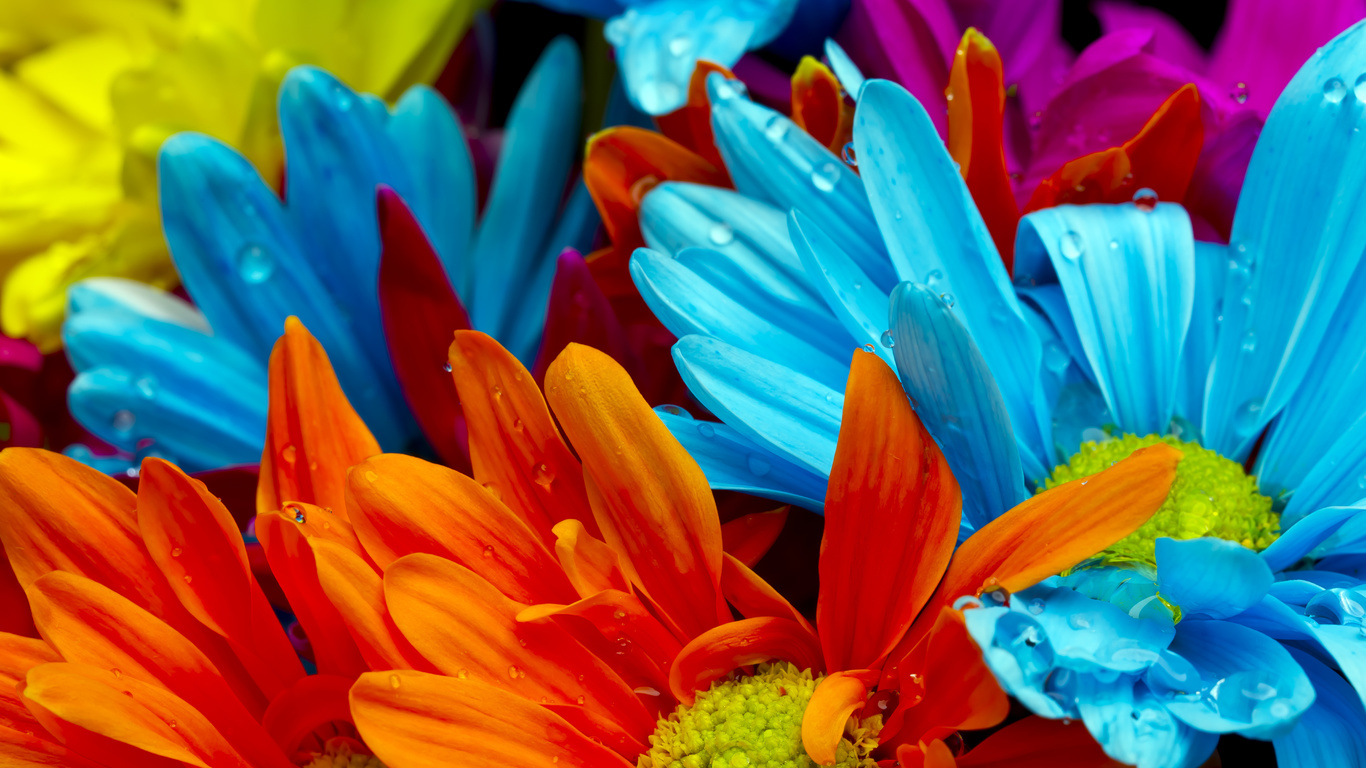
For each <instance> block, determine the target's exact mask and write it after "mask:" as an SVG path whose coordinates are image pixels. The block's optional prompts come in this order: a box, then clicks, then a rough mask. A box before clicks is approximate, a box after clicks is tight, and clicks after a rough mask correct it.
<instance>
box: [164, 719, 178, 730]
mask: <svg viewBox="0 0 1366 768" xmlns="http://www.w3.org/2000/svg"><path fill="white" fill-rule="evenodd" d="M166 724H167V725H169V726H171V727H172V728H175V727H176V722H175V721H174V720H167V721H166Z"/></svg>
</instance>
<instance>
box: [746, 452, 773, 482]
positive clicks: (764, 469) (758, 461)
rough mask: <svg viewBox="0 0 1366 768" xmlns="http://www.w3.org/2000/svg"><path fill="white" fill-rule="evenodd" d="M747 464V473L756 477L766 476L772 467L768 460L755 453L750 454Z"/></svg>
mask: <svg viewBox="0 0 1366 768" xmlns="http://www.w3.org/2000/svg"><path fill="white" fill-rule="evenodd" d="M747 463H748V464H749V471H750V472H753V473H754V474H755V475H756V476H758V477H763V476H764V475H767V474H768V472H769V470H770V469H772V465H770V464H769V463H768V460H767V459H765V458H764V457H762V456H760V455H758V454H757V453H751V454H750V455H749V458H748V460H747Z"/></svg>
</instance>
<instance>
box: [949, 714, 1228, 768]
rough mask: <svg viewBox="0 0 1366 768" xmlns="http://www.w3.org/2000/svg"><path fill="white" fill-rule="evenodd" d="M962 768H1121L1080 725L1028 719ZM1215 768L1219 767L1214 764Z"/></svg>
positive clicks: (991, 739) (980, 748)
mask: <svg viewBox="0 0 1366 768" xmlns="http://www.w3.org/2000/svg"><path fill="white" fill-rule="evenodd" d="M958 765H959V766H961V768H1122V766H1123V765H1124V763H1120V762H1117V761H1115V760H1111V759H1110V758H1109V757H1108V756H1107V755H1106V754H1105V750H1103V749H1101V747H1100V745H1099V744H1097V743H1096V740H1095V739H1094V738H1092V737H1091V733H1090V731H1088V730H1086V726H1085V725H1084V724H1082V723H1080V722H1072V721H1068V720H1047V719H1044V718H1042V717H1037V716H1034V715H1030V716H1029V717H1026V718H1024V719H1023V720H1016V721H1015V722H1013V723H1011V724H1010V725H1007V726H1006V727H1004V728H1002V729H1001V730H999V731H997V732H995V733H993V734H991V735H990V736H988V737H987V739H986V740H985V741H983V742H982V743H981V744H978V745H977V746H976V747H974V748H973V750H972V751H971V752H969V753H967V754H966V755H964V756H962V757H960V758H958ZM1215 765H1218V763H1215Z"/></svg>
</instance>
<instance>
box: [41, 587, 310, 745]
mask: <svg viewBox="0 0 1366 768" xmlns="http://www.w3.org/2000/svg"><path fill="white" fill-rule="evenodd" d="M33 608H34V616H35V618H36V619H37V621H38V624H39V627H40V629H41V630H42V632H43V636H44V637H46V638H48V641H49V642H50V643H52V645H53V647H54V648H55V649H56V650H57V651H58V652H59V653H60V654H61V655H62V658H63V659H65V660H66V661H69V662H74V663H78V664H88V665H90V666H91V667H95V668H98V669H101V670H103V671H104V672H105V674H107V675H109V676H110V678H111V680H113V681H115V682H114V683H113V684H115V685H117V684H118V681H121V680H123V679H124V678H128V679H131V680H137V681H141V682H143V683H147V684H149V685H158V686H161V687H163V688H165V689H167V690H168V691H170V692H171V693H172V694H174V695H176V696H178V697H179V698H180V699H182V700H183V701H184V702H185V704H186V706H190V707H194V708H195V709H196V710H197V711H199V712H200V713H202V714H203V715H204V717H206V718H207V719H208V720H209V721H211V722H213V723H214V725H215V726H216V728H217V729H219V730H220V731H221V732H222V734H223V736H224V737H225V738H227V739H228V740H229V741H230V742H231V743H232V744H233V745H234V746H235V747H236V749H237V750H239V751H240V752H241V754H242V756H243V757H244V758H246V759H248V760H250V761H251V763H252V764H253V765H257V766H262V767H264V766H276V767H277V768H288V766H289V761H288V760H286V759H285V755H284V753H282V752H280V750H279V749H278V748H277V747H276V746H275V743H274V742H273V741H272V740H271V738H270V736H269V735H268V734H267V733H266V732H265V730H264V729H262V728H261V726H260V724H259V723H258V722H257V718H258V717H259V716H260V715H261V713H262V712H264V710H265V702H264V700H263V699H261V698H259V692H256V691H254V690H253V691H247V692H243V691H242V690H241V689H240V687H239V688H238V689H236V690H235V689H234V688H233V687H232V686H231V685H230V682H231V681H230V680H227V679H225V678H224V677H223V676H222V675H221V674H220V672H219V670H218V669H217V668H216V667H215V666H214V664H213V662H212V661H211V660H210V659H209V658H208V657H207V656H205V655H204V654H203V652H201V651H200V650H199V649H198V648H196V647H195V646H194V644H192V643H191V642H190V641H189V640H187V639H186V638H185V636H184V635H182V634H180V633H179V632H177V631H175V630H174V629H172V628H171V627H170V626H168V625H167V624H166V623H165V622H163V621H161V620H160V619H158V618H157V617H155V616H153V615H152V614H150V613H148V612H147V611H144V610H143V609H141V608H139V607H137V606H136V605H134V604H133V603H132V602H130V601H129V600H128V599H126V598H124V597H121V596H119V595H118V594H116V593H114V592H113V591H112V590H110V589H109V588H107V587H104V586H102V585H100V584H98V583H96V582H94V581H91V580H90V579H87V578H85V577H82V576H77V575H75V574H70V573H61V572H55V573H49V574H47V575H46V576H44V577H42V578H41V579H39V580H38V581H37V582H35V584H34V593H33ZM253 694H255V695H254V696H253ZM244 696H247V697H250V698H248V700H247V701H245V702H244V701H243V700H242V699H243V697H244Z"/></svg>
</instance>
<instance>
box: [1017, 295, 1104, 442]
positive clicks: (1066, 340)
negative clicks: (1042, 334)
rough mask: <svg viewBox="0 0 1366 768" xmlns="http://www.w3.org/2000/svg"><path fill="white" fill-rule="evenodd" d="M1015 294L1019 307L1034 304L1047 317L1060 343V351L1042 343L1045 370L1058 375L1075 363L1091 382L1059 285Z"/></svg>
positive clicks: (1092, 375)
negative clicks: (1061, 347) (1019, 303)
mask: <svg viewBox="0 0 1366 768" xmlns="http://www.w3.org/2000/svg"><path fill="white" fill-rule="evenodd" d="M1015 292H1016V293H1017V294H1018V295H1019V296H1020V298H1021V299H1022V301H1021V304H1022V305H1029V304H1033V305H1034V306H1035V307H1036V308H1037V309H1038V310H1039V312H1041V313H1043V316H1044V317H1047V318H1048V322H1049V324H1050V325H1052V326H1053V334H1054V335H1055V336H1057V337H1058V339H1059V340H1060V341H1062V343H1063V349H1062V350H1058V349H1053V348H1050V347H1049V346H1048V344H1047V342H1044V343H1043V366H1044V368H1045V369H1047V370H1049V371H1052V372H1054V373H1057V372H1058V371H1059V370H1060V369H1062V370H1065V369H1066V368H1067V367H1068V366H1069V365H1070V364H1072V363H1073V361H1077V366H1076V367H1077V370H1078V371H1079V372H1081V374H1082V375H1083V376H1085V377H1087V378H1088V379H1090V380H1091V381H1094V380H1095V375H1096V374H1095V372H1094V371H1092V370H1091V366H1090V365H1088V364H1087V363H1086V348H1085V347H1083V346H1082V343H1081V336H1080V335H1079V334H1078V333H1077V321H1076V320H1075V319H1073V317H1072V310H1071V309H1070V308H1069V307H1068V306H1067V296H1066V295H1065V294H1063V292H1062V286H1061V285H1058V284H1057V283H1049V284H1048V285H1040V286H1034V287H1030V286H1022V287H1019V288H1016V289H1015ZM1040 341H1042V338H1041V339H1040ZM1059 352H1062V354H1059ZM1069 455H1070V454H1069Z"/></svg>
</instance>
